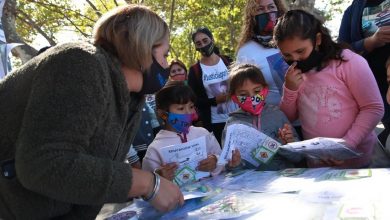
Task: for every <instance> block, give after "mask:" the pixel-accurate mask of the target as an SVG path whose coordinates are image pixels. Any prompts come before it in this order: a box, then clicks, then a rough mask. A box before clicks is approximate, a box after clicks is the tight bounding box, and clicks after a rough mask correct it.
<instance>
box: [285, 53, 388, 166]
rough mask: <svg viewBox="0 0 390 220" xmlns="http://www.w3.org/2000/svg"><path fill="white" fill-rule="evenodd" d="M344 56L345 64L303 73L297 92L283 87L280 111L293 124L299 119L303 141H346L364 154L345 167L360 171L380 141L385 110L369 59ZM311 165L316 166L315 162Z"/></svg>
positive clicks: (349, 54)
mask: <svg viewBox="0 0 390 220" xmlns="http://www.w3.org/2000/svg"><path fill="white" fill-rule="evenodd" d="M342 56H343V58H344V59H345V60H347V61H346V62H341V63H340V62H339V61H336V60H333V61H331V62H330V63H329V65H328V66H327V67H325V68H324V69H322V70H321V71H319V72H317V71H316V70H311V71H309V72H308V73H305V74H303V80H304V81H303V83H302V84H301V85H300V87H299V89H298V90H297V91H291V90H289V89H287V88H286V87H285V86H284V88H283V97H282V101H281V104H280V109H281V110H282V111H283V112H284V113H285V114H286V116H287V117H288V119H289V120H290V121H294V120H296V119H297V118H299V119H300V121H301V124H302V131H303V137H304V139H310V138H314V137H334V138H343V139H344V140H345V141H346V143H347V144H348V145H349V146H350V147H351V149H353V150H355V151H358V152H361V153H363V156H362V157H361V158H357V159H351V160H348V161H346V163H345V164H344V165H343V167H345V168H357V167H363V166H367V165H368V164H369V163H370V159H371V155H372V152H373V148H374V145H375V143H376V140H377V139H376V135H375V133H374V128H375V126H376V125H377V124H378V122H379V121H380V120H381V118H382V116H383V113H384V107H383V102H382V98H381V95H380V93H379V89H378V86H377V84H376V81H375V78H374V76H373V74H372V71H371V69H370V67H369V66H368V64H367V62H366V60H365V59H364V58H363V57H361V56H360V55H358V54H355V53H353V52H352V51H350V50H344V51H343V52H342ZM308 162H309V163H308V165H309V166H310V167H316V165H315V161H313V160H309V161H308Z"/></svg>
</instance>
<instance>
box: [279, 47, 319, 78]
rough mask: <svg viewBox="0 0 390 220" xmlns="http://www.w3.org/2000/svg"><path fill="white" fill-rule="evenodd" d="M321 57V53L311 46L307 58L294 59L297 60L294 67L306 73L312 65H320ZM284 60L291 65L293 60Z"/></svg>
mask: <svg viewBox="0 0 390 220" xmlns="http://www.w3.org/2000/svg"><path fill="white" fill-rule="evenodd" d="M322 58H323V55H322V54H321V53H320V52H318V51H317V50H316V49H314V48H313V50H312V52H311V53H310V55H309V57H308V58H306V59H305V60H301V61H296V62H297V66H296V67H297V68H298V69H300V70H301V71H302V73H306V72H308V71H309V70H311V69H313V68H314V67H318V66H320V65H321V62H322ZM285 61H286V63H287V64H288V65H291V64H293V63H294V62H295V61H292V60H285Z"/></svg>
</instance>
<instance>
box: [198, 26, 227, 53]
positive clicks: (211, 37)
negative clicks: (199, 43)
mask: <svg viewBox="0 0 390 220" xmlns="http://www.w3.org/2000/svg"><path fill="white" fill-rule="evenodd" d="M198 33H203V34H205V35H207V36H208V37H209V38H210V39H211V40H214V36H213V33H211V31H210V30H209V29H208V28H207V27H199V28H197V29H195V30H194V31H193V32H192V34H191V38H192V42H193V43H195V37H196V35H197V34H198ZM214 53H215V54H217V55H220V51H219V48H218V47H217V46H216V45H215V42H214Z"/></svg>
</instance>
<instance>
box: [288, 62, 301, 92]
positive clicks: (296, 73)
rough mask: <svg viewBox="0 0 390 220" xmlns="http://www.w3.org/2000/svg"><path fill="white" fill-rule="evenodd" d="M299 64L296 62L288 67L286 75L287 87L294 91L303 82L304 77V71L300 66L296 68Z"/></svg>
mask: <svg viewBox="0 0 390 220" xmlns="http://www.w3.org/2000/svg"><path fill="white" fill-rule="evenodd" d="M296 65H297V62H294V63H293V64H291V66H290V67H288V69H287V72H286V76H285V81H286V84H285V85H286V87H287V89H289V90H292V91H297V90H298V88H299V86H300V85H301V84H302V82H303V77H302V71H301V70H300V69H298V68H295V67H296Z"/></svg>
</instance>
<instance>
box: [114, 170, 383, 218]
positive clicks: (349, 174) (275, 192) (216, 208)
mask: <svg viewBox="0 0 390 220" xmlns="http://www.w3.org/2000/svg"><path fill="white" fill-rule="evenodd" d="M389 186H390V169H358V170H357V169H353V170H338V169H330V168H320V169H287V170H283V171H255V170H244V171H236V172H235V173H223V174H221V175H219V176H215V177H212V178H207V179H203V180H201V181H198V182H196V183H193V184H189V185H184V186H182V187H181V189H182V191H183V194H184V196H185V199H186V201H185V204H184V205H183V206H182V207H179V208H177V209H175V210H173V211H171V212H169V213H159V212H157V211H156V210H155V209H154V208H153V207H151V206H150V205H149V204H148V203H146V202H144V201H142V200H135V201H134V203H133V204H132V205H130V206H128V207H126V208H124V209H122V210H121V211H119V212H118V213H117V214H115V215H114V216H112V217H113V219H128V218H126V217H124V218H120V216H121V215H120V214H122V216H126V215H124V214H125V213H130V212H132V213H134V212H136V217H138V219H230V218H235V219H299V220H304V219H325V220H327V219H329V220H330V219H332V220H333V219H343V220H345V219H376V220H377V219H390V208H389V207H390V206H389V204H390V187H389Z"/></svg>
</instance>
